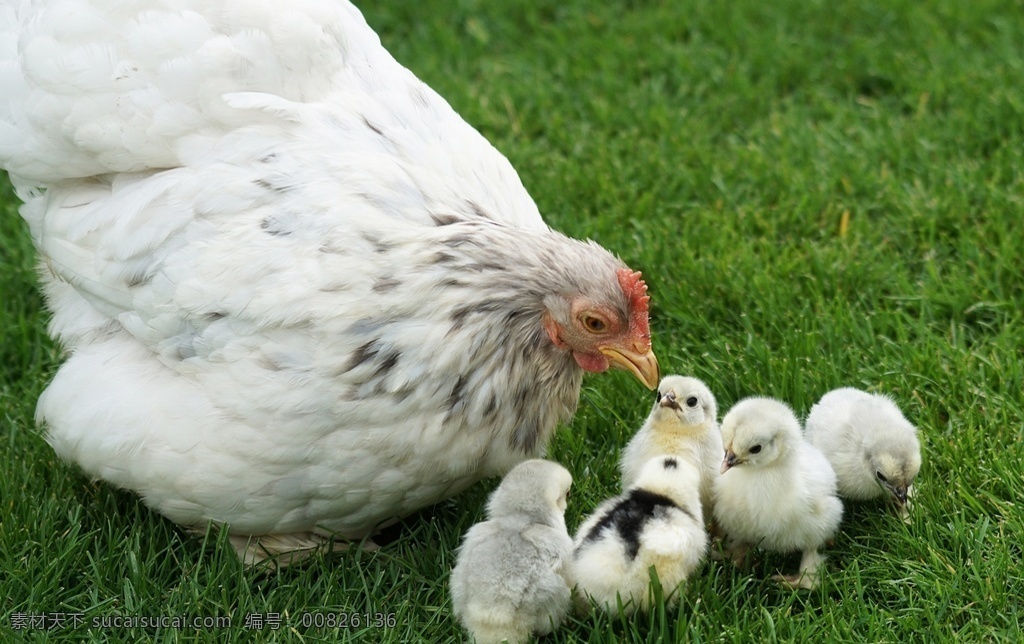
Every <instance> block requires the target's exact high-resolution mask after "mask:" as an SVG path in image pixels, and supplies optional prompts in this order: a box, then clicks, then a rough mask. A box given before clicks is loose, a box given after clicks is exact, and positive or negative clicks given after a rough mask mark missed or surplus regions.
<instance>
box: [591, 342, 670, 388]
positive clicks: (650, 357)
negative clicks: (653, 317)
mask: <svg viewBox="0 0 1024 644" xmlns="http://www.w3.org/2000/svg"><path fill="white" fill-rule="evenodd" d="M600 351H601V353H603V354H604V355H605V357H607V358H608V360H609V361H610V362H611V364H612V366H613V367H618V368H619V369H625V370H626V371H628V372H630V373H632V374H633V375H634V376H636V377H637V378H639V380H640V382H642V383H644V385H646V386H647V388H648V389H654V388H655V387H657V386H658V381H659V380H660V377H659V376H660V371H659V370H658V357H657V356H655V355H654V349H652V348H650V347H647V350H646V353H643V352H642V351H643V350H642V349H640V350H630V349H626V348H623V347H601V349H600Z"/></svg>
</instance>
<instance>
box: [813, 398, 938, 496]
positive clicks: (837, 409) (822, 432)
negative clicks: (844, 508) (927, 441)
mask: <svg viewBox="0 0 1024 644" xmlns="http://www.w3.org/2000/svg"><path fill="white" fill-rule="evenodd" d="M805 434H806V436H807V440H808V441H810V443H811V444H812V445H814V446H815V447H817V448H818V449H820V450H821V451H822V452H823V453H824V454H825V457H826V458H828V460H829V462H830V463H831V464H832V467H833V469H835V472H836V477H837V481H838V486H839V494H840V495H841V496H843V497H846V498H848V499H855V500H864V499H873V498H878V497H880V496H883V495H889V496H894V497H895V496H896V495H897V494H902V495H904V498H905V496H906V495H909V494H910V493H911V486H912V485H913V483H914V479H915V478H916V477H917V474H918V472H919V471H920V469H921V445H920V443H919V442H918V439H917V429H916V428H915V427H914V426H913V425H912V424H911V423H910V421H908V420H907V419H906V418H905V417H904V416H903V413H902V412H901V411H900V410H899V407H897V406H896V403H895V402H893V400H892V399H891V398H889V397H887V396H883V395H880V394H869V393H867V392H865V391H860V390H859V389H853V388H850V387H846V388H843V389H836V390H835V391H830V392H829V393H827V394H825V395H824V396H822V398H821V400H819V401H818V403H817V404H815V405H814V406H813V407H811V413H810V414H809V415H808V416H807V426H806V429H805ZM897 502H898V503H901V504H902V503H903V501H902V500H901V499H897Z"/></svg>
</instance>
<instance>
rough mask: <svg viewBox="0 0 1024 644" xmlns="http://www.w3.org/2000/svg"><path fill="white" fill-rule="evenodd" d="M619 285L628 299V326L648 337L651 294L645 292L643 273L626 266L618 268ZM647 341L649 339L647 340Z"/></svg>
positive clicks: (649, 334)
mask: <svg viewBox="0 0 1024 644" xmlns="http://www.w3.org/2000/svg"><path fill="white" fill-rule="evenodd" d="M619 286H621V287H622V292H623V293H625V294H626V299H627V300H629V308H630V320H629V326H630V328H632V329H634V330H635V331H636V332H637V333H638V334H639V335H641V336H646V337H647V338H650V336H651V332H650V327H649V326H648V322H647V314H648V312H649V310H650V306H649V304H648V303H649V302H650V301H651V296H649V295H648V294H647V284H644V280H643V275H641V274H640V271H631V270H629V269H628V268H620V269H619ZM648 342H649V340H648Z"/></svg>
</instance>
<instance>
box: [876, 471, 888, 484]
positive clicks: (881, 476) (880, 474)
mask: <svg viewBox="0 0 1024 644" xmlns="http://www.w3.org/2000/svg"><path fill="white" fill-rule="evenodd" d="M875 476H877V477H878V480H879V481H881V482H882V483H885V482H886V481H888V480H889V479H887V478H885V474H882V473H881V472H875Z"/></svg>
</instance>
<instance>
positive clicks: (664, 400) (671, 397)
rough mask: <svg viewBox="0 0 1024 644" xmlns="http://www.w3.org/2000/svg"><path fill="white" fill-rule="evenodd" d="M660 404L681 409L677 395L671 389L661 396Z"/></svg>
mask: <svg viewBox="0 0 1024 644" xmlns="http://www.w3.org/2000/svg"><path fill="white" fill-rule="evenodd" d="M658 404H659V405H661V406H662V407H668V408H669V409H679V403H678V402H676V395H675V394H674V393H672V392H671V391H670V392H668V393H667V394H665V395H664V396H662V397H661V399H660V400H659V401H658Z"/></svg>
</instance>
